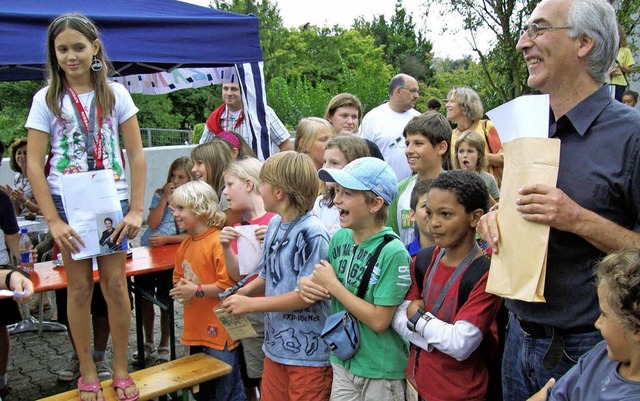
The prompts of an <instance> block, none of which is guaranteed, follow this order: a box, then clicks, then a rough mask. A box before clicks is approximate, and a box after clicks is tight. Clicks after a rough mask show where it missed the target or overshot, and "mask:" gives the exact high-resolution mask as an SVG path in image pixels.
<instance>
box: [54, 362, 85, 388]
mask: <svg viewBox="0 0 640 401" xmlns="http://www.w3.org/2000/svg"><path fill="white" fill-rule="evenodd" d="M56 374H57V375H58V380H60V381H63V382H71V381H74V380H76V379H77V378H78V377H80V361H78V359H77V358H71V359H69V365H68V366H67V367H66V368H64V369H62V370H59V371H57V372H56Z"/></svg>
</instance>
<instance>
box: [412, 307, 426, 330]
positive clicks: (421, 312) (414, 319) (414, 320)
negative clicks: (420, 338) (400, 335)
mask: <svg viewBox="0 0 640 401" xmlns="http://www.w3.org/2000/svg"><path fill="white" fill-rule="evenodd" d="M426 313H427V311H425V310H424V309H422V308H419V309H418V311H417V312H416V313H414V314H413V316H411V317H410V318H409V320H408V321H407V328H408V329H409V330H411V331H416V323H418V319H420V318H421V317H422V316H424V315H426Z"/></svg>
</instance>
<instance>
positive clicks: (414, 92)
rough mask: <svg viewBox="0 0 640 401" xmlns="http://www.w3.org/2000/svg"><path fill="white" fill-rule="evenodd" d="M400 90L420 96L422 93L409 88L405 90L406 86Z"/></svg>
mask: <svg viewBox="0 0 640 401" xmlns="http://www.w3.org/2000/svg"><path fill="white" fill-rule="evenodd" d="M400 89H404V90H407V91H409V92H411V93H413V94H414V95H419V94H420V91H418V89H409V88H405V87H404V86H401V87H400Z"/></svg>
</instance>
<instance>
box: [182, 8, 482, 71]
mask: <svg viewBox="0 0 640 401" xmlns="http://www.w3.org/2000/svg"><path fill="white" fill-rule="evenodd" d="M182 1H186V2H188V3H193V4H198V5H201V6H208V5H209V0H182ZM269 1H271V2H273V3H277V4H278V8H279V9H280V16H281V17H282V20H283V23H284V26H286V27H288V28H292V27H298V26H301V25H304V24H306V23H307V22H308V23H311V24H312V25H317V26H334V25H336V24H337V25H340V26H342V27H344V28H349V27H350V26H351V25H352V24H353V21H354V20H355V19H356V18H358V17H364V19H365V20H366V21H371V20H372V19H373V17H374V16H377V15H380V14H384V15H385V17H386V20H387V21H389V19H390V18H391V16H393V14H394V12H395V4H396V0H269ZM423 2H424V1H423V0H403V2H402V5H403V6H404V8H405V10H407V13H410V14H412V15H413V22H414V23H415V24H416V28H421V29H423V30H424V31H425V33H426V37H427V39H428V40H430V41H431V43H432V44H433V54H434V55H435V56H436V57H439V58H451V59H458V58H462V57H463V56H465V55H471V56H473V57H474V58H475V53H474V52H473V51H472V49H471V45H470V44H469V41H470V40H471V36H470V35H469V34H468V33H467V32H466V31H464V30H462V29H461V27H462V23H461V20H460V17H459V16H458V15H454V14H449V15H445V16H441V15H440V11H441V9H440V8H437V7H431V9H430V10H429V13H428V18H425V15H426V14H427V13H426V9H425V7H424V5H423ZM445 26H446V27H448V28H449V30H452V29H453V30H457V31H458V32H457V33H456V32H445V33H443V32H442V30H443V28H444V27H445ZM490 39H491V37H490V35H489V34H486V33H485V34H482V35H480V37H479V38H478V46H479V47H480V49H481V50H487V48H488V47H489V41H490Z"/></svg>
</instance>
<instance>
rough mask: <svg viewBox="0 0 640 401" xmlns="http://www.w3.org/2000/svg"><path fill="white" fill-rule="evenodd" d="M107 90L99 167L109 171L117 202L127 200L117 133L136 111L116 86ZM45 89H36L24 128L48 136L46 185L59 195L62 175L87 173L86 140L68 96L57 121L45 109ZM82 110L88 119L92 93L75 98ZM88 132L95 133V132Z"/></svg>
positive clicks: (120, 86)
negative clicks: (110, 103) (108, 108)
mask: <svg viewBox="0 0 640 401" xmlns="http://www.w3.org/2000/svg"><path fill="white" fill-rule="evenodd" d="M109 87H110V88H111V91H112V92H113V94H114V96H115V106H114V109H113V111H112V113H111V114H109V115H106V116H105V117H104V119H103V122H102V127H101V135H102V144H103V149H104V150H103V152H104V157H103V163H104V168H105V169H111V170H113V176H114V178H115V181H116V189H117V190H118V196H119V198H120V199H121V200H124V199H128V197H129V194H128V187H127V179H126V174H125V164H124V161H123V155H122V152H121V149H120V141H119V138H118V129H119V126H120V124H122V123H123V122H125V121H127V120H128V119H129V118H131V117H133V116H134V115H135V114H136V113H137V112H138V108H137V107H136V105H135V104H134V103H133V99H132V98H131V95H130V94H129V92H128V91H127V90H126V89H125V87H124V86H122V85H121V84H119V83H115V82H111V83H109ZM48 90H49V87H48V86H46V87H44V88H42V89H40V90H39V91H38V92H37V93H36V94H35V95H34V96H33V104H32V105H31V110H30V111H29V116H28V117H27V122H26V124H25V127H26V128H27V129H29V128H32V129H36V130H39V131H43V132H46V133H47V134H49V140H50V142H51V154H50V158H49V161H48V164H49V167H50V170H49V175H48V177H47V182H48V184H49V188H50V190H51V193H52V194H54V195H60V194H61V191H60V182H61V179H60V178H61V176H62V175H63V174H73V173H80V172H85V171H89V165H88V163H87V152H88V149H87V138H86V136H85V135H84V134H83V130H81V129H80V127H81V126H82V121H81V120H79V119H78V117H77V111H76V108H75V105H74V103H73V101H72V100H71V97H70V96H69V94H68V93H67V94H65V95H64V96H63V97H62V109H61V118H57V117H56V116H55V115H54V114H53V112H52V111H51V110H49V108H48V107H47V103H46V99H45V97H46V94H47V91H48ZM78 97H79V98H80V102H81V103H82V104H83V106H84V107H85V112H86V113H87V116H89V115H90V110H89V107H88V106H89V105H91V103H92V101H93V98H94V97H95V92H94V91H91V92H88V93H83V94H80V95H78ZM92 128H93V127H89V130H90V131H94V132H97V129H92Z"/></svg>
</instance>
